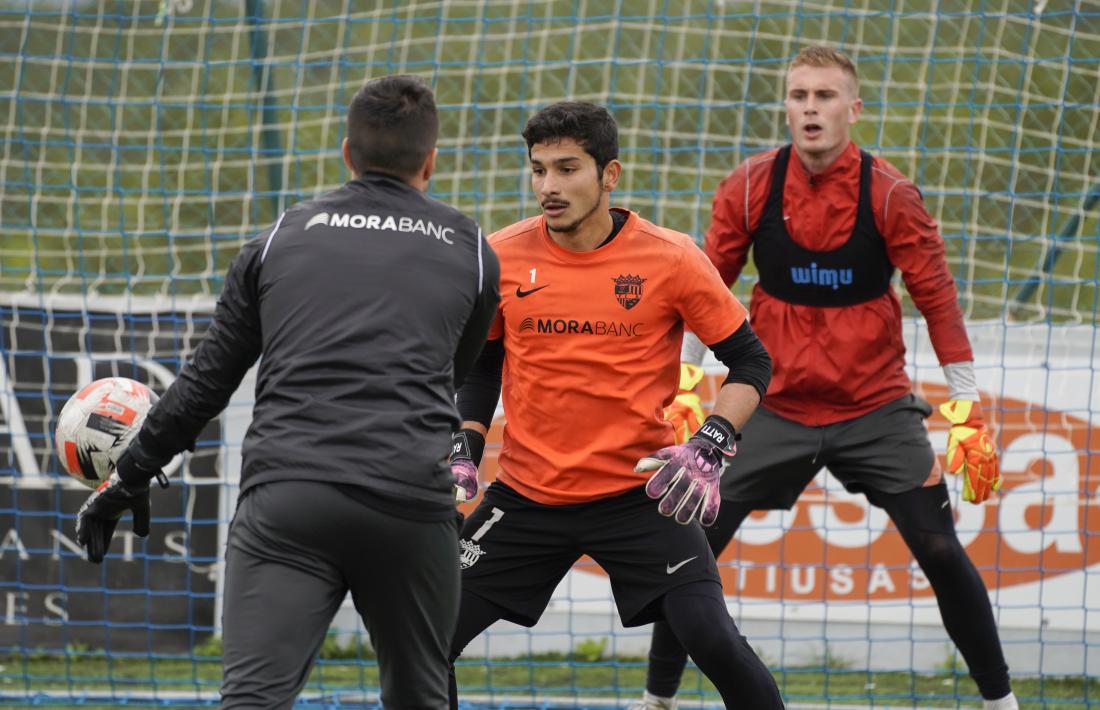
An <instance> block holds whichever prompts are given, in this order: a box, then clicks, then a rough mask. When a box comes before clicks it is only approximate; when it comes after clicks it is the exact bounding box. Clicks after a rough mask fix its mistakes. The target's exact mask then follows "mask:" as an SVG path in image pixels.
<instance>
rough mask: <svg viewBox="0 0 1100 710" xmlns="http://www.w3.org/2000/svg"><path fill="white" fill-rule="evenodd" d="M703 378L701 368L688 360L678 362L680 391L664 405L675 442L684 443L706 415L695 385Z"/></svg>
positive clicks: (701, 423) (700, 424)
mask: <svg viewBox="0 0 1100 710" xmlns="http://www.w3.org/2000/svg"><path fill="white" fill-rule="evenodd" d="M702 380H703V368H701V367H699V366H698V365H693V364H691V363H690V362H682V363H680V392H679V394H677V395H676V399H674V400H672V404H670V405H668V406H667V407H665V419H667V420H668V421H669V422H671V423H672V428H673V429H674V430H675V438H676V443H677V444H683V443H686V442H687V440H688V439H690V438H691V435H692V434H694V433H695V432H696V431H697V430H698V429H699V427H701V426H702V425H703V420H704V419H706V415H705V414H703V404H702V402H701V401H700V400H699V395H697V394H695V387H696V386H697V385H698V384H699V383H700V382H701V381H702Z"/></svg>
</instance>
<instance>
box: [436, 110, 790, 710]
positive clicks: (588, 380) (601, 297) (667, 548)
mask: <svg viewBox="0 0 1100 710" xmlns="http://www.w3.org/2000/svg"><path fill="white" fill-rule="evenodd" d="M523 137H524V139H525V140H526V143H527V149H528V156H529V158H530V163H531V187H532V191H533V192H534V194H535V196H536V197H537V198H538V200H539V205H540V206H541V208H542V214H541V215H539V216H537V217H532V218H530V219H526V220H523V221H521V222H518V223H516V224H513V225H511V226H509V227H505V228H504V229H502V230H500V231H498V232H496V233H495V234H493V235H492V236H491V237H490V238H489V243H490V244H491V245H492V247H493V249H494V251H495V252H496V254H497V257H498V258H499V259H500V264H501V278H500V286H501V294H502V297H501V302H500V305H499V306H498V307H497V311H496V318H495V320H494V322H493V325H492V327H491V329H490V331H489V336H488V341H487V342H486V343H485V347H484V349H483V350H482V352H481V355H480V356H479V358H478V360H477V362H476V363H475V365H474V367H473V369H472V370H471V372H470V376H469V377H468V378H467V380H466V382H465V384H464V385H463V386H462V388H461V389H459V391H458V402H457V403H458V411H459V414H460V415H461V416H462V419H463V425H462V427H463V428H462V430H461V431H459V432H458V433H457V434H456V436H455V441H454V444H455V445H454V448H453V455H452V459H451V470H452V473H453V474H454V480H455V486H456V491H458V492H459V494H458V496H457V497H458V498H460V499H462V500H472V499H473V498H474V497H475V496H476V495H477V494H478V486H477V477H476V476H477V466H476V464H477V462H478V461H479V460H480V458H481V454H482V452H483V450H484V446H485V438H484V435H485V432H486V430H487V428H488V426H489V424H490V423H491V421H492V419H493V413H494V411H495V409H496V405H497V400H498V399H500V398H501V396H502V395H503V401H504V414H505V417H506V419H507V422H506V424H505V425H504V433H503V440H504V443H503V447H502V449H501V453H500V459H499V464H500V475H499V476H498V477H497V480H496V481H495V482H493V484H492V485H490V486H489V487H488V489H487V490H486V491H485V495H484V496H483V497H482V500H481V504H480V505H479V506H478V507H477V509H476V510H474V512H473V513H472V514H471V515H470V517H469V519H467V520H466V522H465V525H464V526H463V528H462V533H461V535H460V540H459V545H460V548H461V566H462V600H461V606H460V610H459V617H458V623H457V625H456V627H455V635H454V643H453V645H452V647H451V658H452V659H453V658H455V657H457V656H458V655H459V654H460V653H461V652H462V650H463V649H464V648H465V646H466V645H467V644H468V643H469V642H470V641H471V640H472V639H473V638H475V637H476V636H477V635H478V634H480V633H481V632H482V631H483V630H485V629H486V628H488V627H489V626H490V625H492V624H493V623H494V622H496V621H497V620H498V619H507V620H508V621H512V622H515V623H517V624H522V625H524V626H532V625H534V624H535V623H536V622H537V621H538V619H539V617H540V616H541V615H542V612H543V610H544V609H545V608H546V605H547V603H548V602H549V601H550V596H551V594H552V593H553V591H554V588H555V587H556V586H557V585H558V583H559V582H560V581H561V579H562V578H563V577H564V576H565V575H566V573H568V572H569V569H570V568H571V567H572V566H573V563H574V562H576V561H577V560H578V558H580V557H581V556H582V555H589V556H591V557H592V559H594V560H595V561H596V562H597V563H598V564H599V565H600V566H601V567H603V569H604V570H605V571H606V572H607V574H608V577H609V578H610V580H611V590H612V593H613V594H614V596H615V602H616V604H617V606H618V609H619V616H620V618H621V619H622V622H623V625H624V626H637V625H640V624H646V623H649V622H651V621H654V620H657V619H664V620H666V621H667V622H668V624H669V626H670V628H673V629H675V633H676V634H677V635H678V636H679V637H680V638H681V639H682V640H683V643H684V646H685V647H686V648H687V649H688V650H689V651H690V652H691V654H692V657H693V658H694V659H695V662H696V663H697V664H698V665H699V667H700V668H701V669H702V670H703V672H704V674H706V676H707V677H708V678H709V679H710V680H711V681H712V682H713V683H714V685H715V687H716V688H717V689H718V692H719V693H720V694H721V696H722V699H723V701H724V702H725V704H726V707H728V708H742V709H743V710H775V709H776V708H782V707H783V701H782V698H781V697H780V695H779V689H778V688H777V687H776V684H775V679H774V678H773V677H772V676H771V674H770V673H769V672H768V669H767V667H766V666H765V665H764V664H763V663H762V662H761V661H760V659H759V658H758V657H757V656H756V654H755V653H754V652H753V650H752V648H751V647H750V646H749V644H748V643H747V642H746V641H745V639H744V637H743V636H741V634H740V632H739V631H738V630H737V627H736V625H735V624H734V622H733V620H732V619H731V618H730V616H729V613H728V612H727V610H726V602H725V598H724V597H723V595H722V582H721V578H720V577H719V576H718V567H717V563H716V562H715V560H714V556H713V555H712V554H711V552H710V547H709V546H708V544H707V539H706V536H705V535H704V534H703V526H705V525H710V524H712V523H713V522H714V520H715V518H716V517H717V516H718V514H719V510H718V504H719V496H718V482H719V475H720V474H721V472H722V469H723V468H724V467H725V466H726V465H727V463H729V461H730V460H731V459H733V457H734V454H735V453H736V450H737V446H736V444H735V441H736V439H737V438H738V437H737V429H739V428H740V427H741V426H742V425H743V424H744V422H745V420H747V419H748V417H749V415H750V414H751V413H752V411H753V410H754V409H755V408H756V405H757V403H758V402H759V401H760V397H761V395H762V394H763V393H764V392H765V391H766V390H767V387H768V378H769V376H770V372H771V361H770V358H769V356H768V353H767V351H766V350H765V349H764V347H763V346H762V345H761V344H760V340H759V339H758V338H757V337H756V335H755V334H754V333H753V332H752V328H750V327H749V324H748V322H747V321H746V316H747V313H746V311H745V309H744V307H743V306H741V304H740V303H738V302H737V300H736V299H735V298H734V297H733V294H732V293H730V290H729V289H728V288H727V287H726V285H725V284H724V283H723V282H722V279H721V277H720V276H719V274H718V272H717V271H716V270H715V269H714V267H713V265H711V263H710V262H709V261H708V260H707V258H706V256H705V255H704V254H703V252H702V251H701V250H700V249H699V248H698V247H697V246H696V245H695V243H694V242H693V241H692V240H691V238H690V237H688V236H687V235H686V234H681V233H679V232H675V231H673V230H671V229H666V228H664V227H660V226H658V225H655V224H653V223H651V222H648V221H646V220H645V219H643V218H642V217H641V216H640V215H639V214H637V213H635V212H631V211H629V210H625V209H620V208H611V207H610V205H609V202H610V195H611V192H612V191H613V190H614V189H615V185H616V183H617V182H618V179H619V175H620V171H621V169H622V164H621V163H620V162H619V161H618V146H619V141H618V128H617V126H616V125H615V120H614V118H613V117H612V116H611V114H610V113H608V111H607V110H606V109H604V108H602V107H600V106H595V105H593V104H588V103H579V102H561V103H556V104H552V105H551V106H548V107H546V108H544V109H542V110H541V111H539V112H538V113H536V114H535V115H534V116H533V117H532V118H531V119H530V120H529V121H528V122H527V125H526V127H525V128H524V131H523ZM685 324H686V325H687V326H689V327H691V328H692V329H693V330H694V331H695V332H697V333H699V334H700V336H701V337H702V338H704V339H705V340H706V342H708V343H710V344H711V349H712V350H713V351H714V354H715V356H716V357H717V358H718V359H719V360H720V361H721V362H723V363H724V364H726V366H727V367H729V370H730V372H729V375H728V377H727V378H726V381H725V383H724V384H723V386H722V388H721V390H720V391H719V393H718V397H717V401H716V402H715V406H714V410H713V411H712V412H711V415H710V416H709V417H707V418H706V420H704V421H702V422H700V423H699V426H697V427H696V428H695V429H693V433H691V435H690V436H689V437H686V440H685V441H683V442H681V443H680V444H676V443H675V441H674V439H675V438H674V436H673V431H672V427H671V426H669V423H668V422H667V421H666V420H665V418H664V416H663V411H664V408H665V407H666V406H668V405H669V404H670V403H671V402H672V400H673V396H674V394H675V386H676V378H677V374H678V367H677V364H678V362H679V359H680V344H681V341H682V340H683V332H684V326H685ZM734 460H735V459H734ZM452 678H453V673H452ZM457 703H458V695H457V687H453V689H452V693H451V707H457Z"/></svg>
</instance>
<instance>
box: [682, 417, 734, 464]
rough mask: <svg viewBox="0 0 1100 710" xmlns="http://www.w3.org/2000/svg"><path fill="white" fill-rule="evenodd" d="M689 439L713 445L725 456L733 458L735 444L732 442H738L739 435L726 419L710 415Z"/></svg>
mask: <svg viewBox="0 0 1100 710" xmlns="http://www.w3.org/2000/svg"><path fill="white" fill-rule="evenodd" d="M691 438H692V439H701V440H702V441H706V442H709V443H711V444H714V446H716V447H718V450H719V451H721V452H722V453H723V454H725V455H726V456H733V455H734V454H735V453H737V444H736V443H734V442H736V441H738V440H739V439H740V438H741V435H740V434H738V433H737V430H736V429H734V427H733V424H730V422H729V420H728V419H726V418H725V417H720V416H718V415H717V414H712V415H710V416H709V417H707V418H706V420H705V421H704V422H703V426H701V427H699V431H697V432H695V433H694V434H692V435H691Z"/></svg>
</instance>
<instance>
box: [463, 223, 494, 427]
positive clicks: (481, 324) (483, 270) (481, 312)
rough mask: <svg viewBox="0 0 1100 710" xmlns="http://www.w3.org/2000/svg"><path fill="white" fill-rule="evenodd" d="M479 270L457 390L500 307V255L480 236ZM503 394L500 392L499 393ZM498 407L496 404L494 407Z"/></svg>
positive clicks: (464, 378)
mask: <svg viewBox="0 0 1100 710" xmlns="http://www.w3.org/2000/svg"><path fill="white" fill-rule="evenodd" d="M477 238H478V240H479V245H478V269H479V271H480V274H479V276H480V278H481V285H480V290H479V292H478V295H477V301H476V302H475V303H474V310H473V313H471V314H470V318H469V320H467V321H466V328H465V330H463V331H462V337H461V338H459V340H458V348H457V349H456V350H455V357H454V373H455V389H459V388H461V387H462V383H463V382H465V381H466V376H467V375H468V374H470V368H471V367H473V366H474V362H475V361H476V360H477V356H478V354H479V353H480V352H481V346H482V345H484V344H485V336H486V335H488V333H489V326H491V325H492V324H493V317H494V316H495V315H496V312H497V304H499V303H500V262H499V261H498V260H497V255H496V254H495V253H494V252H493V250H492V249H491V248H490V247H489V244H488V242H486V241H485V238H484V237H482V236H481V234H480V230H479V233H478V237H477ZM498 394H499V391H498ZM493 406H496V403H495V402H494V403H493Z"/></svg>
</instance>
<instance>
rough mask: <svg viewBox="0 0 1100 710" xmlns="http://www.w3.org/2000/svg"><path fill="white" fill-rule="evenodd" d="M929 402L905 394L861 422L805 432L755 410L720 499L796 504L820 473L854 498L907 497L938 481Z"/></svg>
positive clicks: (763, 504)
mask: <svg viewBox="0 0 1100 710" xmlns="http://www.w3.org/2000/svg"><path fill="white" fill-rule="evenodd" d="M931 414H932V407H931V405H929V404H928V402H926V401H924V400H923V399H921V398H919V397H917V396H916V395H912V394H909V395H906V396H905V397H902V398H901V399H897V400H894V401H893V402H890V403H889V404H886V405H883V406H882V407H879V408H878V409H876V410H874V411H872V412H868V413H867V414H864V415H863V416H861V417H856V418H855V419H849V420H848V421H843V422H837V423H836V424H828V425H825V426H806V425H805V424H799V423H798V422H795V421H792V420H790V419H785V418H784V417H781V416H779V415H778V414H773V413H772V412H769V411H768V410H766V409H764V408H763V407H760V408H759V409H757V410H756V412H755V413H754V414H753V415H752V418H751V419H749V421H748V423H747V424H745V428H744V430H743V431H742V435H741V441H740V442H739V443H738V444H737V455H736V456H734V457H733V460H732V461H731V462H730V465H729V467H728V468H726V471H725V473H723V474H722V499H723V500H731V501H738V502H740V503H751V504H752V505H753V507H754V509H756V510H765V509H769V508H771V509H783V508H790V507H791V506H793V505H794V503H795V501H796V500H797V499H798V496H799V495H800V494H801V493H802V491H803V489H805V488H806V486H807V485H808V484H809V483H810V481H811V480H813V477H814V476H815V475H817V473H818V471H820V470H821V469H822V468H827V469H829V473H831V474H832V475H834V476H836V478H837V479H838V480H839V481H840V482H841V483H843V484H844V487H845V488H846V489H848V491H850V492H852V493H862V492H865V491H868V490H871V491H877V492H879V493H889V494H894V493H904V492H906V491H911V490H914V489H916V488H921V487H923V486H925V485H930V484H931V483H936V482H938V481H939V479H940V478H941V476H942V473H941V470H940V466H939V461H938V460H937V459H936V455H935V453H934V452H933V451H932V444H931V443H930V442H929V441H928V430H927V428H926V427H925V424H924V420H925V419H926V418H928V417H929V416H930V415H931Z"/></svg>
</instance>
